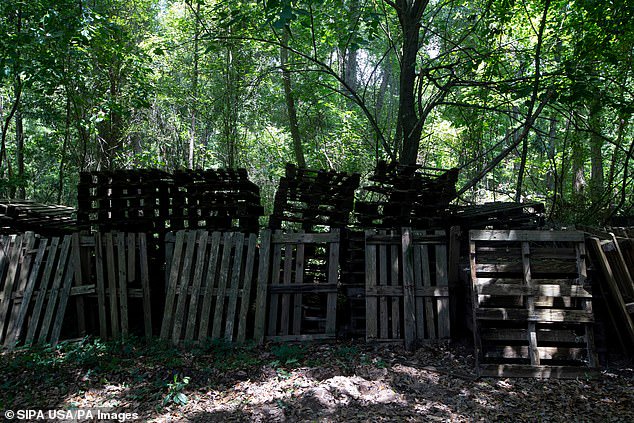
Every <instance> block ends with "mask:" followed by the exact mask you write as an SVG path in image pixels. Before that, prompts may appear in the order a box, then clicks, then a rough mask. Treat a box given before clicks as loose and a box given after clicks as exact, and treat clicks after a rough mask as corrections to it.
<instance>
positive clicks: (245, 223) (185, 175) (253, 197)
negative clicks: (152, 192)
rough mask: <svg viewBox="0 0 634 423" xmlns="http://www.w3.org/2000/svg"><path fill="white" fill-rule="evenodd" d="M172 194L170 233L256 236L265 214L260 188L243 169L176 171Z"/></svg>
mask: <svg viewBox="0 0 634 423" xmlns="http://www.w3.org/2000/svg"><path fill="white" fill-rule="evenodd" d="M171 194H172V195H171V197H172V203H171V209H170V211H171V213H170V228H171V230H180V229H206V230H231V229H238V230H240V231H243V232H251V233H255V232H257V231H258V219H259V217H260V216H261V215H262V214H263V213H264V209H263V207H262V206H261V205H260V188H259V187H258V186H257V185H255V184H254V183H253V182H251V181H250V180H249V177H248V175H247V171H246V169H236V170H231V169H218V170H205V171H177V172H175V173H174V176H173V186H172V191H171Z"/></svg>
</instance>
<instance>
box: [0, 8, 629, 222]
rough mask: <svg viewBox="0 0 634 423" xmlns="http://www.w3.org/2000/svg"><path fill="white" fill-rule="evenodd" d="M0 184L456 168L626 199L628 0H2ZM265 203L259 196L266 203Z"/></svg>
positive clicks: (268, 195) (495, 185)
mask: <svg viewBox="0 0 634 423" xmlns="http://www.w3.org/2000/svg"><path fill="white" fill-rule="evenodd" d="M0 10H1V12H2V13H1V14H0V31H1V32H2V33H3V34H5V35H4V36H3V37H1V38H0V135H1V144H0V173H1V174H2V179H0V196H3V197H18V198H32V199H36V200H38V201H44V202H58V203H64V204H73V202H74V201H75V196H76V182H77V174H78V172H79V171H84V170H97V169H116V168H135V167H136V168H140V167H158V168H163V169H166V170H174V169H177V168H207V167H246V168H247V170H248V171H249V174H250V175H251V177H252V179H253V180H254V181H255V182H256V183H257V184H258V185H260V187H261V189H262V193H263V197H264V198H265V200H266V201H268V202H271V201H272V196H273V193H274V190H275V186H276V181H277V179H278V178H279V176H280V175H281V174H282V172H283V169H284V163H286V162H287V161H291V162H295V163H298V164H300V165H306V166H308V167H312V168H332V169H336V170H340V171H355V172H361V173H362V174H368V173H369V172H370V171H371V170H372V168H373V167H374V166H375V164H376V162H377V161H378V160H398V161H400V162H401V163H406V164H413V163H418V164H421V165H423V166H428V167H434V168H450V167H457V168H459V169H460V179H459V184H458V187H457V188H458V191H459V193H460V199H459V201H462V202H466V203H472V202H484V201H492V200H497V201H513V200H514V201H529V200H537V201H542V202H544V203H545V204H546V206H547V208H548V210H549V213H550V217H551V218H552V219H553V220H557V221H560V222H586V223H602V222H603V221H605V220H607V219H608V218H610V217H611V216H613V215H616V214H628V213H629V214H631V208H632V207H633V206H634V202H633V200H632V192H633V190H634V187H633V186H632V185H633V184H632V169H631V168H632V166H633V163H632V162H633V161H634V160H632V155H633V154H634V137H633V130H632V126H631V125H630V121H631V117H632V112H633V111H634V106H633V104H634V102H633V98H632V97H633V90H634V82H633V80H632V64H633V63H634V60H633V57H632V56H633V54H634V16H632V15H633V14H634V10H633V9H632V7H631V5H630V4H629V2H628V1H627V0H611V1H603V2H599V1H592V0H566V1H561V0H471V1H465V0H320V1H316V0H257V1H248V0H238V1H234V2H222V1H218V0H184V1H182V0H181V1H176V0H108V1H96V0H89V1H86V0H80V1H77V0H74V1H70V0H56V1H51V0H29V1H24V0H17V1H11V2H10V1H8V0H2V2H0ZM267 206H269V204H267Z"/></svg>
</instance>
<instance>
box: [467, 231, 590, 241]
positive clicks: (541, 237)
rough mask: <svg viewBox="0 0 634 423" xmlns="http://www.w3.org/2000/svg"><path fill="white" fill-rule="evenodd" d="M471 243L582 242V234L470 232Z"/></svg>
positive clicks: (574, 232) (555, 232)
mask: <svg viewBox="0 0 634 423" xmlns="http://www.w3.org/2000/svg"><path fill="white" fill-rule="evenodd" d="M469 239H470V240H471V241H555V242H583V232H578V231H531V230H471V231H469Z"/></svg>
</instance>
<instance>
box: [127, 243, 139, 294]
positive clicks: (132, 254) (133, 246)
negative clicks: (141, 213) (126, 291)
mask: <svg viewBox="0 0 634 423" xmlns="http://www.w3.org/2000/svg"><path fill="white" fill-rule="evenodd" d="M139 235H140V234H139ZM127 241H128V247H127V251H126V252H127V253H128V258H127V261H126V263H127V265H128V268H127V271H126V273H127V275H128V280H127V281H126V282H127V283H128V284H131V283H134V281H135V280H136V250H137V240H136V234H134V233H133V232H131V233H128V234H127Z"/></svg>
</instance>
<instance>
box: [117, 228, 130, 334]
mask: <svg viewBox="0 0 634 423" xmlns="http://www.w3.org/2000/svg"><path fill="white" fill-rule="evenodd" d="M116 237H117V268H118V269H117V270H118V278H117V279H118V283H117V290H118V292H119V307H120V308H119V318H120V323H121V336H122V337H124V338H126V337H127V336H128V275H127V271H128V268H127V266H126V254H125V253H126V250H125V249H126V242H125V233H123V232H117V233H116Z"/></svg>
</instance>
